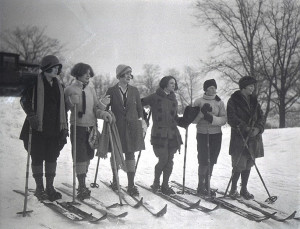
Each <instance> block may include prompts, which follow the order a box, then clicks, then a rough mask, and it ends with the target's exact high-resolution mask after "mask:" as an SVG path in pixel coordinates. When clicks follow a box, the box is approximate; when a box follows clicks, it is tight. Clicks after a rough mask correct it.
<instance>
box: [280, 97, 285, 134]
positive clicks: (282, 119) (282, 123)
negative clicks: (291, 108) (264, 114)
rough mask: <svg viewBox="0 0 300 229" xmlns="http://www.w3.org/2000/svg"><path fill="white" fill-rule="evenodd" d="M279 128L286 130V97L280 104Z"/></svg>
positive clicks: (282, 98)
mask: <svg viewBox="0 0 300 229" xmlns="http://www.w3.org/2000/svg"><path fill="white" fill-rule="evenodd" d="M281 96H282V95H281ZM279 128H285V103H284V96H282V97H281V98H280V104H279Z"/></svg>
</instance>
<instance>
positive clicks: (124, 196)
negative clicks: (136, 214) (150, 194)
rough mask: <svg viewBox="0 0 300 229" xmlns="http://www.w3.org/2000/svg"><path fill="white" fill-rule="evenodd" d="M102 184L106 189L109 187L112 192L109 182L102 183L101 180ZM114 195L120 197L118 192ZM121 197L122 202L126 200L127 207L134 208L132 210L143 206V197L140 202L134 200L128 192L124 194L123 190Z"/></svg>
mask: <svg viewBox="0 0 300 229" xmlns="http://www.w3.org/2000/svg"><path fill="white" fill-rule="evenodd" d="M101 182H102V183H103V184H104V185H105V186H106V187H108V188H109V189H110V190H112V189H111V187H110V185H109V183H108V182H106V181H102V180H101ZM114 193H115V194H117V195H119V194H118V191H114ZM120 195H121V198H122V200H124V202H125V203H126V204H127V205H129V206H130V207H132V208H139V207H140V206H142V205H143V197H142V198H141V199H140V200H138V199H133V198H132V196H129V195H128V194H127V193H126V192H124V191H123V192H122V190H121V193H120Z"/></svg>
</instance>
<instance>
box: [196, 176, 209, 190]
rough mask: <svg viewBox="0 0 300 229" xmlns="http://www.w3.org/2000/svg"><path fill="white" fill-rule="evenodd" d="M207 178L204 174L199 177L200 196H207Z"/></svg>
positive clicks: (198, 188)
mask: <svg viewBox="0 0 300 229" xmlns="http://www.w3.org/2000/svg"><path fill="white" fill-rule="evenodd" d="M204 180H205V176H204V175H203V174H199V175H198V187H197V194H198V195H207V190H206V188H205V185H204Z"/></svg>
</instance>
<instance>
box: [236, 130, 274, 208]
mask: <svg viewBox="0 0 300 229" xmlns="http://www.w3.org/2000/svg"><path fill="white" fill-rule="evenodd" d="M238 131H239V133H240V135H241V137H242V139H243V142H244V144H245V138H244V137H243V135H242V133H241V131H240V129H238ZM246 148H247V150H248V152H249V154H250V156H251V159H252V161H253V163H254V166H255V169H256V171H257V173H258V175H259V178H260V180H261V182H262V183H263V185H264V187H265V189H266V191H267V194H268V196H269V198H267V199H266V200H265V202H267V203H274V202H275V201H276V200H277V196H271V195H270V193H269V191H268V189H267V186H266V184H265V182H264V180H263V178H262V176H261V174H260V172H259V170H258V167H257V165H256V163H255V159H254V156H253V154H252V153H251V151H250V149H249V146H248V145H247V144H246Z"/></svg>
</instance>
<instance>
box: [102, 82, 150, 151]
mask: <svg viewBox="0 0 300 229" xmlns="http://www.w3.org/2000/svg"><path fill="white" fill-rule="evenodd" d="M106 94H107V95H110V99H111V102H110V107H111V111H112V112H113V113H114V115H115V117H116V125H117V128H118V131H119V135H120V139H121V144H122V149H123V152H124V153H125V154H126V153H130V152H136V151H139V150H144V149H145V143H144V138H143V129H142V122H141V120H139V119H141V118H142V117H143V108H142V104H141V99H140V93H139V91H138V89H137V88H136V87H133V86H131V85H128V91H127V102H126V107H125V108H124V106H123V99H122V97H121V93H120V89H119V86H118V84H116V85H115V86H113V87H110V88H108V90H107V92H106Z"/></svg>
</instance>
